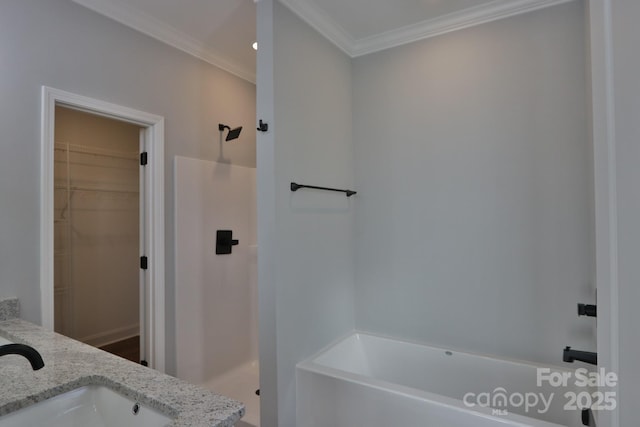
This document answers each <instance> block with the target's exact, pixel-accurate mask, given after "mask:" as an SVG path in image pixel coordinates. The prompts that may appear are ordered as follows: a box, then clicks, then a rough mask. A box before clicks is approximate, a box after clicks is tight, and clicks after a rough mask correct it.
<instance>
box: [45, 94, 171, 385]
mask: <svg viewBox="0 0 640 427" xmlns="http://www.w3.org/2000/svg"><path fill="white" fill-rule="evenodd" d="M56 105H60V106H64V107H68V108H73V109H76V110H80V111H84V112H87V113H91V114H96V115H99V116H103V117H108V118H112V119H116V120H120V121H124V122H128V123H133V124H136V125H138V126H141V127H142V128H143V132H144V137H145V140H146V145H147V153H148V164H147V166H146V167H145V168H144V180H145V183H146V191H145V194H144V196H143V197H144V204H145V213H146V215H145V216H146V224H145V227H146V231H147V232H146V233H144V235H145V238H144V240H145V245H144V246H145V248H146V251H145V252H146V253H144V255H146V256H147V257H148V269H147V270H146V275H145V276H146V277H145V287H146V288H147V290H148V291H147V292H146V294H147V296H146V301H144V305H145V307H146V310H145V315H146V322H145V323H146V325H140V326H141V328H145V329H146V331H145V335H147V340H148V342H149V348H148V353H147V361H148V362H149V366H150V367H152V368H154V369H156V370H158V371H161V372H164V371H165V357H166V351H165V337H166V335H165V274H164V259H165V255H164V251H165V247H164V245H165V243H164V232H165V229H164V117H162V116H157V115H155V114H150V113H146V112H143V111H139V110H134V109H132V108H128V107H123V106H120V105H116V104H112V103H109V102H105V101H101V100H98V99H93V98H89V97H86V96H82V95H77V94H74V93H71V92H65V91H62V90H59V89H54V88H51V87H47V86H42V110H41V140H40V142H41V165H40V166H41V167H40V170H41V186H40V207H41V209H40V297H41V304H40V307H41V311H40V312H41V321H42V326H43V327H44V328H45V329H47V330H50V331H53V326H54V325H53V322H54V320H53V319H54V308H53V303H54V290H53V280H54V269H53V265H54V253H53V249H54V247H53V245H54V234H53V219H54V206H53V189H54V175H53V172H54V146H55V134H54V130H55V107H56ZM141 251H142V248H141ZM141 255H143V254H142V253H141Z"/></svg>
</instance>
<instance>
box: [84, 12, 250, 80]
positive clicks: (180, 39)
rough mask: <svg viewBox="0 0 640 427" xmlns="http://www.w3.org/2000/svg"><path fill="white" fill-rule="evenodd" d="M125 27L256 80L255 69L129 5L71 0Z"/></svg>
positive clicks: (247, 78) (235, 73)
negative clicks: (225, 56)
mask: <svg viewBox="0 0 640 427" xmlns="http://www.w3.org/2000/svg"><path fill="white" fill-rule="evenodd" d="M72 1H73V2H75V3H78V4H80V5H82V6H84V7H86V8H88V9H91V10H93V11H94V12H97V13H99V14H101V15H104V16H107V17H108V18H111V19H113V20H114V21H117V22H119V23H121V24H123V25H126V26H127V27H130V28H133V29H134V30H137V31H139V32H141V33H143V34H146V35H148V36H150V37H153V38H155V39H157V40H160V41H161V42H163V43H166V44H168V45H169V46H172V47H175V48H176V49H180V50H181V51H183V52H186V53H188V54H189V55H192V56H195V57H196V58H199V59H201V60H203V61H205V62H207V63H209V64H211V65H214V66H216V67H218V68H221V69H223V70H225V71H227V72H229V73H231V74H233V75H235V76H237V77H240V78H241V79H243V80H247V81H249V82H251V83H254V84H255V82H256V72H255V70H250V69H247V67H244V66H242V65H240V64H238V63H236V62H234V61H229V60H227V59H224V58H223V57H222V56H221V55H220V54H219V53H217V52H215V51H213V50H212V49H210V48H208V47H206V46H205V45H203V44H202V43H201V42H199V41H197V40H195V39H194V38H193V37H191V36H189V35H187V34H184V33H182V32H180V31H178V30H176V29H175V28H173V27H171V26H170V25H167V24H165V23H164V22H161V21H159V20H158V19H156V18H154V17H152V16H150V15H148V14H146V13H144V12H141V11H140V10H138V9H135V8H133V7H131V6H128V5H125V4H123V3H120V2H115V1H113V0H109V1H105V0H72Z"/></svg>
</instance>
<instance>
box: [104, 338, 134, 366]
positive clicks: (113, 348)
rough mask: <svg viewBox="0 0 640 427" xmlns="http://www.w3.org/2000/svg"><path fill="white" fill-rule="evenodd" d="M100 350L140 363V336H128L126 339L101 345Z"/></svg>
mask: <svg viewBox="0 0 640 427" xmlns="http://www.w3.org/2000/svg"><path fill="white" fill-rule="evenodd" d="M100 350H104V351H108V352H109V353H112V354H115V355H116V356H120V357H122V358H125V359H127V360H131V361H132V362H135V363H140V336H135V337H131V338H127V339H126V340H122V341H118V342H114V343H113V344H108V345H105V346H102V347H100Z"/></svg>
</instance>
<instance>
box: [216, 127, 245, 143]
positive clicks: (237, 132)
mask: <svg viewBox="0 0 640 427" xmlns="http://www.w3.org/2000/svg"><path fill="white" fill-rule="evenodd" d="M225 129H229V133H228V134H227V137H226V138H225V141H233V140H234V139H237V138H238V137H239V136H240V131H242V126H240V127H237V128H235V129H231V127H229V126H227V125H223V124H222V123H220V124H218V130H219V131H220V132H224V130H225Z"/></svg>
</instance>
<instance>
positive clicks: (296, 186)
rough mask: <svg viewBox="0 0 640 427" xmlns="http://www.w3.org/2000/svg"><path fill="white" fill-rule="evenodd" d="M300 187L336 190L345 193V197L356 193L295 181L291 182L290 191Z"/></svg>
mask: <svg viewBox="0 0 640 427" xmlns="http://www.w3.org/2000/svg"><path fill="white" fill-rule="evenodd" d="M301 188H312V189H314V190H326V191H337V192H339V193H345V194H346V195H347V197H351V196H353V195H354V194H357V192H356V191H352V190H339V189H337V188H328V187H316V186H315V185H302V184H296V183H295V182H292V183H291V191H298V190H299V189H301Z"/></svg>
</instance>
